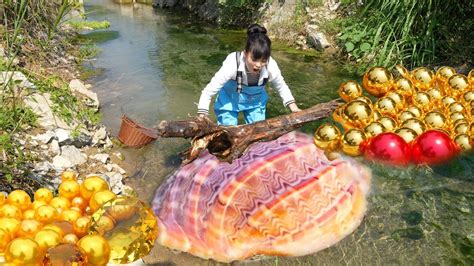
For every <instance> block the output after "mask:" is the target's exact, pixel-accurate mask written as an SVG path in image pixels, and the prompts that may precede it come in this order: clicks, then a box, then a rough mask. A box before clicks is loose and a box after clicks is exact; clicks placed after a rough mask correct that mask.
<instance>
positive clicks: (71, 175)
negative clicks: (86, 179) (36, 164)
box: [61, 171, 77, 182]
mask: <svg viewBox="0 0 474 266" xmlns="http://www.w3.org/2000/svg"><path fill="white" fill-rule="evenodd" d="M61 181H62V182H64V181H77V175H76V173H75V172H73V171H64V172H63V173H62V174H61Z"/></svg>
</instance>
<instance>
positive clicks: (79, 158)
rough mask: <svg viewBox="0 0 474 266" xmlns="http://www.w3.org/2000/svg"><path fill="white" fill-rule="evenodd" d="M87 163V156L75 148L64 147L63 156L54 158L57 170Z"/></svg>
mask: <svg viewBox="0 0 474 266" xmlns="http://www.w3.org/2000/svg"><path fill="white" fill-rule="evenodd" d="M86 161H87V156H86V155H85V154H84V153H82V152H81V151H80V150H79V149H77V148H76V147H74V146H63V147H62V149H61V155H56V156H55V157H54V158H53V165H54V168H56V169H65V168H72V167H75V166H76V165H81V164H83V163H85V162H86Z"/></svg>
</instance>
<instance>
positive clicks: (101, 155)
mask: <svg viewBox="0 0 474 266" xmlns="http://www.w3.org/2000/svg"><path fill="white" fill-rule="evenodd" d="M91 158H92V159H94V160H97V161H100V162H102V163H104V164H105V163H106V162H107V161H108V160H109V158H110V156H109V155H108V154H107V153H99V154H94V155H92V156H91Z"/></svg>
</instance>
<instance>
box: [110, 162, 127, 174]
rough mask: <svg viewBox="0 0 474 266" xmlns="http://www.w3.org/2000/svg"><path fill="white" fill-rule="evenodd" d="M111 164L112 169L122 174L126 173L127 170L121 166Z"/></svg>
mask: <svg viewBox="0 0 474 266" xmlns="http://www.w3.org/2000/svg"><path fill="white" fill-rule="evenodd" d="M112 166H113V167H114V169H115V170H116V171H118V172H119V173H120V174H121V175H124V174H126V173H127V171H125V170H123V168H122V167H120V166H118V165H117V164H112Z"/></svg>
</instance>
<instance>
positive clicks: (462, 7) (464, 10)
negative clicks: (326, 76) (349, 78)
mask: <svg viewBox="0 0 474 266" xmlns="http://www.w3.org/2000/svg"><path fill="white" fill-rule="evenodd" d="M353 6H354V7H355V5H353ZM473 6H474V4H473V3H472V1H467V0H464V1H454V0H451V1H444V0H430V1H417V0H403V1H391V0H368V1H365V4H364V5H363V6H360V7H356V11H357V14H356V15H355V17H353V18H349V19H346V21H345V23H344V24H345V27H344V28H343V30H342V34H341V35H340V37H339V41H340V42H341V44H342V46H343V47H344V49H345V51H346V52H347V53H348V54H349V58H351V59H352V60H353V61H355V62H357V66H358V67H357V68H356V70H357V72H362V71H363V70H365V69H367V68H368V67H369V66H372V65H380V66H385V67H392V66H394V65H395V64H399V63H402V64H404V65H406V66H408V67H410V68H413V67H415V66H420V65H429V64H434V63H442V62H446V60H448V61H449V62H450V63H451V64H463V63H468V64H472V54H474V46H473V44H472V39H473V38H474V31H473V28H474V18H473V16H472V14H473V13H472V12H473ZM453 60H454V62H453Z"/></svg>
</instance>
